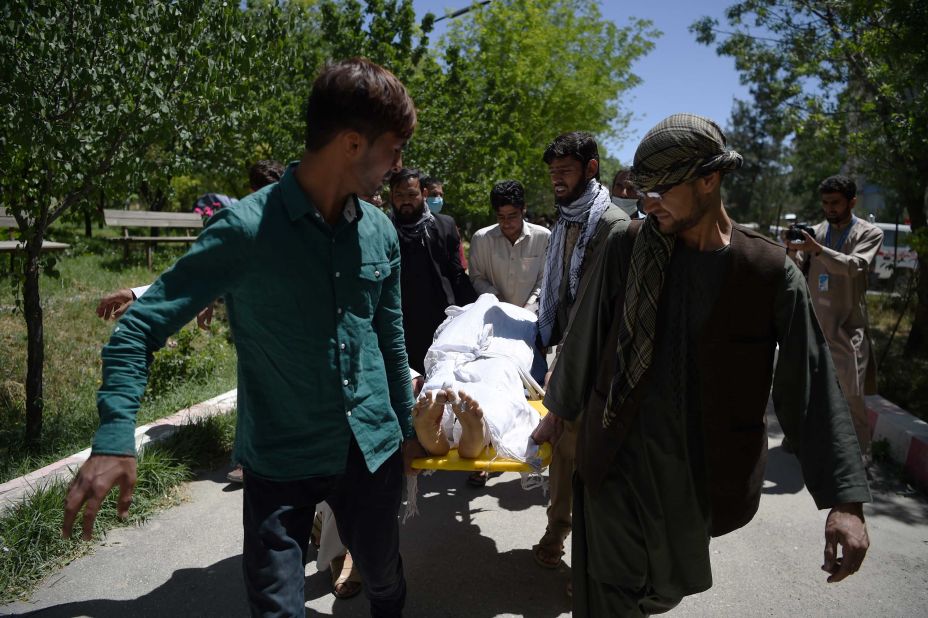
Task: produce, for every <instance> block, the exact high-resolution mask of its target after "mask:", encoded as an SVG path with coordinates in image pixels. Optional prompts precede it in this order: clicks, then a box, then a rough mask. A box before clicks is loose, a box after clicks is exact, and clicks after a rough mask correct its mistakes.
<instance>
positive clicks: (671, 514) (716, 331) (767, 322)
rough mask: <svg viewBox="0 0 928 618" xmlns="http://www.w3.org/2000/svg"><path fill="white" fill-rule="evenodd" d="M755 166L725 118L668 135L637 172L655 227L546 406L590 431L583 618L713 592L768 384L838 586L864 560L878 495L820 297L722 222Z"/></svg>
mask: <svg viewBox="0 0 928 618" xmlns="http://www.w3.org/2000/svg"><path fill="white" fill-rule="evenodd" d="M740 165H741V156H740V155H739V154H738V153H736V152H734V151H731V150H729V149H727V148H726V147H725V137H724V135H723V134H722V131H721V130H720V129H719V127H718V125H716V124H715V123H714V122H712V121H711V120H709V119H707V118H702V117H699V116H694V115H691V114H676V115H674V116H671V117H669V118H667V119H666V120H664V121H662V122H661V123H659V124H658V125H657V126H656V127H654V128H653V129H652V130H651V131H649V132H648V134H647V135H645V137H644V139H643V140H642V143H641V144H640V145H639V147H638V150H637V152H636V153H635V165H634V168H633V175H634V180H635V183H636V184H637V185H638V187H639V188H640V189H641V190H642V191H646V193H644V195H643V198H644V210H645V212H646V213H647V215H648V217H647V219H646V220H644V221H640V222H639V221H634V222H632V223H630V224H629V225H628V226H627V227H623V228H617V229H616V230H614V231H613V233H612V234H610V235H609V238H608V239H606V240H605V242H604V244H603V246H602V250H601V251H600V252H598V253H597V259H596V260H595V262H596V263H595V264H594V265H593V266H592V268H591V269H590V271H589V274H588V276H586V277H585V278H584V280H583V283H582V285H581V288H580V291H579V296H578V300H577V302H576V304H575V309H574V313H573V315H572V317H571V321H570V325H569V326H568V330H567V334H566V335H565V338H564V344H563V348H562V350H561V352H560V357H559V361H558V363H557V364H556V366H555V368H554V374H553V375H552V377H551V380H550V382H549V385H548V390H547V393H546V395H545V405H546V406H547V407H548V410H550V411H551V412H552V413H553V414H554V415H557V416H559V417H561V418H564V419H567V420H575V419H578V418H579V419H580V420H579V423H578V424H579V425H580V428H579V431H578V437H577V459H576V461H577V474H576V476H575V485H574V519H573V552H572V556H573V563H572V566H573V587H574V594H573V602H574V616H641V615H643V614H645V615H646V614H650V613H660V612H663V611H667V610H668V609H670V608H672V607H674V606H675V605H676V604H677V603H679V602H680V600H681V599H682V598H683V597H684V596H686V595H689V594H695V593H698V592H702V591H704V590H706V589H708V588H709V587H710V586H711V585H712V575H711V570H710V562H709V539H710V538H711V537H713V536H719V535H721V534H725V533H727V532H730V531H732V530H735V529H737V528H739V527H741V526H744V525H745V524H746V523H747V522H748V521H750V520H751V518H752V517H753V516H754V513H755V512H756V511H757V507H758V503H759V500H760V494H761V488H762V484H763V478H764V464H765V462H766V454H767V434H766V417H765V412H766V406H767V399H768V396H769V393H770V387H771V381H772V382H773V402H774V407H775V408H776V412H777V416H778V418H779V420H780V424H781V426H782V427H783V432H784V433H785V434H786V436H788V437H789V438H790V439H792V440H793V441H794V443H795V444H797V445H798V449H799V459H800V461H801V463H802V471H803V477H804V480H805V484H806V487H807V488H808V489H809V492H810V493H811V494H812V497H813V498H814V499H815V503H816V506H818V508H822V509H825V508H827V509H830V513H829V514H828V517H827V520H826V523H825V554H824V555H825V560H824V565H823V566H822V568H823V569H824V570H826V571H827V572H828V573H829V577H828V581H829V582H835V581H840V580H842V579H844V578H845V577H847V576H848V575H850V574H852V573H854V572H855V571H857V569H858V568H860V565H861V563H862V561H863V559H864V556H865V554H866V552H867V548H868V546H869V540H868V537H867V528H866V525H865V524H864V520H863V511H862V508H861V503H862V502H867V501H869V500H870V492H869V490H868V487H867V480H866V475H865V473H864V469H863V465H862V462H861V459H860V450H859V447H858V445H857V438H856V436H855V434H854V427H853V424H852V422H851V417H850V414H849V412H848V408H847V404H846V403H845V401H844V398H843V396H842V395H841V391H840V389H839V388H838V382H837V378H836V375H835V368H834V364H833V363H832V361H831V356H830V354H828V348H827V345H826V343H825V337H824V335H823V334H822V330H821V328H819V325H818V322H817V321H816V319H815V314H814V312H813V310H812V305H811V302H810V300H809V291H808V288H807V287H806V284H805V281H804V280H803V277H802V274H801V273H800V272H799V270H798V268H797V267H796V266H795V264H793V262H792V260H790V259H788V258H787V257H786V256H785V255H784V252H783V249H782V247H780V246H778V245H776V244H775V243H773V242H771V241H769V240H768V239H765V238H764V237H762V236H760V235H758V234H756V233H754V232H752V231H751V230H748V229H747V228H742V227H741V226H738V225H734V224H733V223H732V221H731V219H730V218H729V217H728V215H727V214H726V212H725V208H724V207H723V206H722V199H721V193H720V185H721V179H722V176H723V175H724V174H725V173H727V172H728V171H732V170H735V169H737V168H738V167H740ZM777 344H779V348H780V354H779V364H778V366H777V368H776V376H775V378H773V377H772V376H773V375H774V374H773V363H774V348H775V347H776V345H777ZM549 416H550V415H549ZM839 546H840V548H841V550H842V554H843V555H842V556H840V557H839V555H838V553H839Z"/></svg>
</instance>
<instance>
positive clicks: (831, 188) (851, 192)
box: [818, 174, 857, 201]
mask: <svg viewBox="0 0 928 618" xmlns="http://www.w3.org/2000/svg"><path fill="white" fill-rule="evenodd" d="M818 192H819V195H822V194H824V193H840V194H841V195H843V196H844V197H845V199H847V201H851V200H852V199H854V198H855V197H857V184H856V183H855V182H854V181H853V180H851V179H850V178H848V177H847V176H842V175H841V174H836V175H835V176H829V177H828V178H826V179H825V180H823V181H822V184H820V185H819V186H818Z"/></svg>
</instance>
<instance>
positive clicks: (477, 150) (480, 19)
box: [408, 0, 659, 217]
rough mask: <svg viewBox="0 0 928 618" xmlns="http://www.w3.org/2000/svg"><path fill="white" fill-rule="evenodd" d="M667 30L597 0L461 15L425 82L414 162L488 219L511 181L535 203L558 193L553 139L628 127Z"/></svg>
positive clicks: (503, 1)
mask: <svg viewBox="0 0 928 618" xmlns="http://www.w3.org/2000/svg"><path fill="white" fill-rule="evenodd" d="M658 35H659V33H658V32H657V31H655V30H653V29H651V27H650V23H649V22H647V21H642V20H630V21H629V23H628V25H626V26H621V27H620V26H617V25H616V24H614V23H612V22H611V21H608V20H605V19H603V17H602V15H601V14H600V12H599V8H598V6H597V5H596V3H592V2H583V1H581V0H496V1H494V2H492V3H491V4H489V5H487V6H486V7H482V8H475V9H474V10H472V11H471V12H470V13H468V14H467V15H465V16H462V17H460V18H457V19H455V21H454V22H453V23H452V25H451V28H450V30H449V33H448V34H447V36H446V37H444V38H443V39H442V41H441V42H440V43H439V45H438V53H439V54H440V56H441V63H440V64H432V65H431V68H430V69H429V72H428V73H427V74H423V75H422V76H421V79H419V80H418V81H417V82H416V86H417V87H416V90H414V92H413V96H414V98H415V99H416V103H417V107H418V109H419V113H420V118H419V123H420V128H419V131H418V132H417V135H416V136H415V138H414V140H413V142H412V143H411V144H410V149H409V155H408V158H409V160H410V161H411V162H414V163H415V164H416V165H418V166H420V167H422V168H423V169H425V170H426V171H427V172H428V173H430V174H434V175H437V176H439V177H441V178H442V179H444V180H445V181H446V183H447V184H446V187H445V192H446V196H447V200H448V201H449V202H451V203H453V204H455V205H457V206H458V208H459V209H460V210H458V211H456V214H464V215H465V216H468V217H474V216H476V217H480V216H485V215H484V213H486V212H487V211H488V209H489V200H488V195H489V190H490V187H491V186H492V184H493V183H494V182H496V181H499V180H502V179H504V178H516V179H519V180H520V181H522V182H523V183H524V184H525V186H526V194H527V197H528V198H529V200H530V206H531V207H537V206H539V205H540V204H547V203H548V202H550V201H551V197H550V187H549V185H548V181H547V176H546V169H545V167H544V165H543V164H542V162H541V155H542V153H543V151H544V148H545V146H546V145H547V144H548V143H549V142H550V141H551V140H552V139H553V138H554V137H555V136H556V135H558V134H559V133H562V132H565V131H573V130H586V131H590V132H592V133H594V134H595V135H596V136H597V137H598V138H600V141H604V140H605V139H606V138H608V137H610V136H613V135H615V134H616V133H617V132H618V131H620V130H621V129H623V128H624V127H625V126H626V124H627V122H628V117H629V110H628V109H627V108H625V107H623V106H622V103H621V99H620V97H621V95H622V93H623V92H625V91H626V90H628V89H629V88H631V87H633V86H634V85H635V84H637V83H638V81H639V78H638V77H637V76H636V75H635V74H634V73H633V72H632V64H633V63H634V62H635V60H637V59H638V58H640V57H641V56H642V55H644V54H645V53H647V52H648V50H650V49H651V47H652V45H653V44H652V42H651V41H652V39H654V38H655V37H657V36H658Z"/></svg>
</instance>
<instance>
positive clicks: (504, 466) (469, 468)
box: [412, 400, 551, 472]
mask: <svg viewBox="0 0 928 618" xmlns="http://www.w3.org/2000/svg"><path fill="white" fill-rule="evenodd" d="M528 403H529V404H530V405H531V406H532V407H533V408H535V409H536V410H538V413H539V414H541V415H542V416H544V415H545V414H547V413H548V410H547V409H546V408H545V406H544V405H543V404H542V403H541V401H540V400H536V401H529V402H528ZM535 459H536V461H539V462H540V468H537V469H536V468H535V467H533V466H532V465H531V464H528V463H525V462H522V461H517V460H515V459H504V458H502V457H500V458H498V459H497V458H496V450H495V449H494V448H493V447H492V446H488V447H486V448H485V449H484V450H483V452H482V453H480V456H479V457H477V458H476V459H462V458H461V457H458V450H457V449H456V448H453V449H451V450H450V451H449V452H448V454H447V455H442V456H440V457H439V456H436V457H420V458H419V459H413V460H412V467H413V468H415V469H416V470H457V471H461V472H475V471H477V470H485V471H487V472H537V471H538V470H539V469H542V468H547V467H548V464H550V463H551V445H550V444H549V443H547V442H545V443H544V444H542V445H541V446H539V447H538V453H537V454H536V456H535Z"/></svg>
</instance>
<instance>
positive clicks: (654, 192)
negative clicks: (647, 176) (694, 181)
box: [636, 183, 680, 200]
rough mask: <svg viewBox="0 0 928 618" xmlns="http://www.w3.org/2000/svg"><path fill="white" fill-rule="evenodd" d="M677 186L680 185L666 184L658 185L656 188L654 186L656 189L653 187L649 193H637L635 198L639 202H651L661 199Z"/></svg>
mask: <svg viewBox="0 0 928 618" xmlns="http://www.w3.org/2000/svg"><path fill="white" fill-rule="evenodd" d="M679 185H680V183H673V184H666V185H658V186H656V187H653V188H652V189H651V190H650V191H637V193H636V196H637V197H638V199H639V200H643V199H651V200H659V199H663V197H664V194H665V193H667V192H668V191H670V190H671V189H673V188H674V187H677V186H679Z"/></svg>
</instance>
